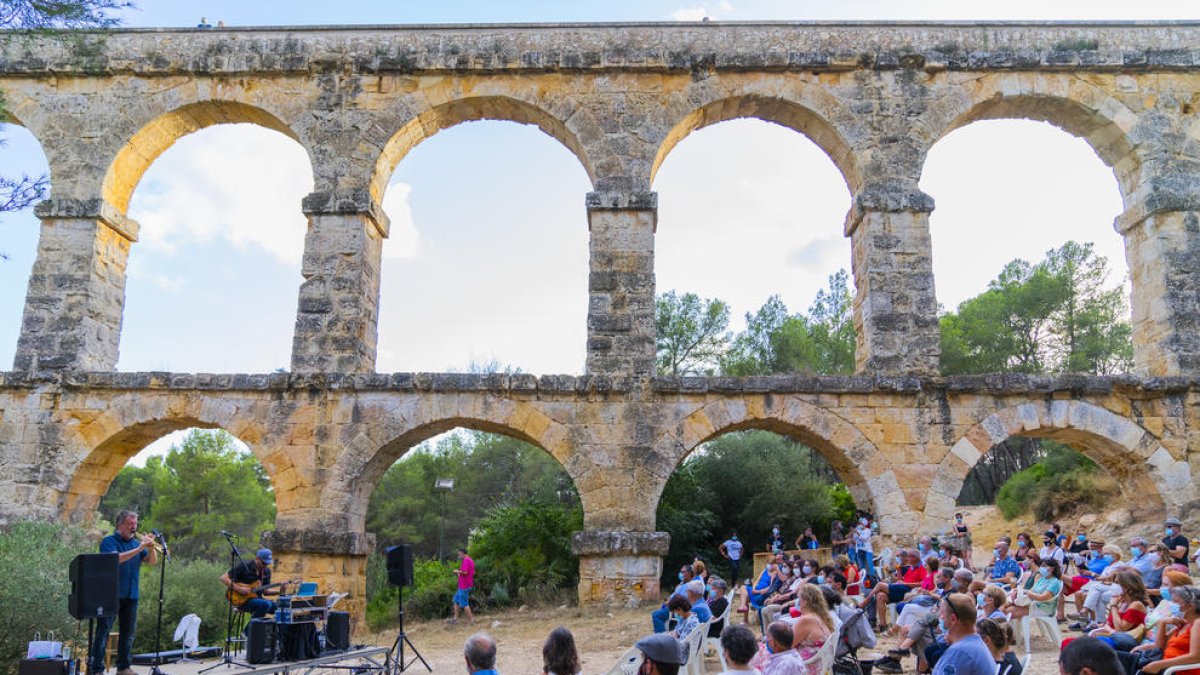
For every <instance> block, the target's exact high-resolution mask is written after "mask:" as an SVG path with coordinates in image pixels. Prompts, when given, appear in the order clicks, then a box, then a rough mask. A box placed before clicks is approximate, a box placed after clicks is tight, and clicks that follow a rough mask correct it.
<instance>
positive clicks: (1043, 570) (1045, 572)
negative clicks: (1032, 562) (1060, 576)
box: [1038, 567, 1050, 577]
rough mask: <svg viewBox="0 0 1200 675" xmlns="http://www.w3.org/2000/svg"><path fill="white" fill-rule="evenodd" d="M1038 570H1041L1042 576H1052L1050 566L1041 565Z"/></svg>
mask: <svg viewBox="0 0 1200 675" xmlns="http://www.w3.org/2000/svg"><path fill="white" fill-rule="evenodd" d="M1038 571H1039V572H1041V573H1042V576H1044V577H1048V576H1050V568H1049V567H1039V568H1038Z"/></svg>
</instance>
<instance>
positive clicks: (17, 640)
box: [0, 522, 95, 672]
mask: <svg viewBox="0 0 1200 675" xmlns="http://www.w3.org/2000/svg"><path fill="white" fill-rule="evenodd" d="M94 550H95V543H94V542H93V541H92V540H89V538H88V536H87V534H86V533H85V532H84V531H83V530H82V529H80V528H78V527H73V526H68V525H61V524H58V523H38V522H23V523H15V524H13V525H11V526H9V527H8V528H7V529H5V530H4V531H2V532H0V625H3V626H4V630H3V631H0V663H4V664H5V666H4V668H5V670H7V671H8V672H15V671H16V666H17V663H18V661H19V660H20V659H21V658H23V657H24V656H25V648H26V644H27V643H28V642H29V641H30V640H32V639H33V633H34V632H35V631H40V632H41V634H42V636H43V637H45V636H46V633H47V632H48V631H54V632H55V634H56V635H57V637H58V639H60V640H64V641H66V640H73V641H74V642H75V643H76V645H77V649H80V650H84V653H86V649H87V645H86V644H84V643H86V642H87V631H86V630H82V631H81V630H80V626H81V624H79V623H76V621H75V620H74V619H72V618H71V615H70V614H68V613H67V597H68V595H70V593H71V583H70V581H69V580H68V570H69V568H70V565H71V559H72V558H74V557H75V556H76V555H77V554H79V553H81V552H84V551H94Z"/></svg>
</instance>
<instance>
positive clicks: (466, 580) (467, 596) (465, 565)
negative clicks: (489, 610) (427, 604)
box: [450, 547, 475, 623]
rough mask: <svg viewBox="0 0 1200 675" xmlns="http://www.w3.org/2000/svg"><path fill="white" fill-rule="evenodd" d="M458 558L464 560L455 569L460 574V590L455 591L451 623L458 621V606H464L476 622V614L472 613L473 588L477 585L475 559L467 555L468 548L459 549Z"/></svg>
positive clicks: (469, 616) (470, 618) (468, 616)
mask: <svg viewBox="0 0 1200 675" xmlns="http://www.w3.org/2000/svg"><path fill="white" fill-rule="evenodd" d="M458 559H459V560H461V561H462V566H461V567H459V568H458V569H456V570H454V573H455V574H457V575H458V590H457V591H456V592H455V593H454V616H452V617H450V623H458V608H459V607H461V608H463V610H464V611H466V613H467V620H469V621H472V622H474V621H475V615H474V614H472V613H471V589H472V588H474V587H475V561H474V560H471V556H469V555H467V549H465V548H461V547H460V548H459V549H458Z"/></svg>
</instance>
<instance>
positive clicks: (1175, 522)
mask: <svg viewBox="0 0 1200 675" xmlns="http://www.w3.org/2000/svg"><path fill="white" fill-rule="evenodd" d="M1163 525H1172V526H1174V527H1180V526H1182V525H1183V523H1181V522H1179V519H1178V518H1167V522H1165V523H1163Z"/></svg>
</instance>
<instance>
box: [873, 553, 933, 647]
mask: <svg viewBox="0 0 1200 675" xmlns="http://www.w3.org/2000/svg"><path fill="white" fill-rule="evenodd" d="M899 557H900V560H901V561H902V562H903V565H901V566H900V568H899V569H898V570H896V573H895V574H894V575H893V576H892V579H891V580H890V581H889V582H888V583H886V584H884V583H881V584H879V585H878V586H876V587H875V590H873V591H872V593H871V595H872V600H871V602H874V603H875V615H876V623H875V626H876V627H877V629H878V630H879V631H880V632H884V631H886V630H887V629H888V626H887V606H888V605H889V604H893V603H898V602H902V601H903V600H904V598H905V597H906V596H907V595H908V594H909V592H910V591H912V590H913V589H915V588H918V587H919V586H920V585H921V582H923V581H924V580H925V578H926V576H927V575H928V573H929V571H928V568H927V567H926V566H925V565H922V564H920V558H919V557H918V554H917V552H916V551H915V550H910V549H903V550H901V551H900V555H899ZM934 561H935V562H936V558H935V559H934ZM868 604H870V603H868ZM897 611H899V610H897Z"/></svg>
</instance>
